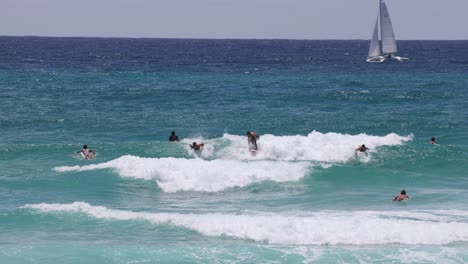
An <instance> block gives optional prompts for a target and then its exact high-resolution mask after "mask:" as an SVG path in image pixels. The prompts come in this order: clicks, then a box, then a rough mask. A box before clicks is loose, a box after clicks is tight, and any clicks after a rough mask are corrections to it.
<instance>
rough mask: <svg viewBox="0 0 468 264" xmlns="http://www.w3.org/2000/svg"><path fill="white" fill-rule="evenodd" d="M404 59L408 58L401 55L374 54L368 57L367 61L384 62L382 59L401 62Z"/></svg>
mask: <svg viewBox="0 0 468 264" xmlns="http://www.w3.org/2000/svg"><path fill="white" fill-rule="evenodd" d="M405 60H409V59H408V58H406V57H401V56H390V57H386V56H376V57H370V58H367V60H366V61H367V62H384V61H398V62H403V61H405Z"/></svg>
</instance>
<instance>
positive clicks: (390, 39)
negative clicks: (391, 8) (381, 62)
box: [380, 0, 398, 54]
mask: <svg viewBox="0 0 468 264" xmlns="http://www.w3.org/2000/svg"><path fill="white" fill-rule="evenodd" d="M380 30H381V34H382V52H383V53H384V54H394V53H397V51H398V50H397V46H396V40H395V33H393V26H392V21H391V20H390V15H389V14H388V9H387V5H386V4H385V2H384V0H380Z"/></svg>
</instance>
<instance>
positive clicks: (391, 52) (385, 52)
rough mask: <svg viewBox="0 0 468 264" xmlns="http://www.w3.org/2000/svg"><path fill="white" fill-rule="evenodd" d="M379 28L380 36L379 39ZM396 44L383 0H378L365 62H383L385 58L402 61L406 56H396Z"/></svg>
mask: <svg viewBox="0 0 468 264" xmlns="http://www.w3.org/2000/svg"><path fill="white" fill-rule="evenodd" d="M379 28H380V37H381V40H379ZM397 51H398V49H397V45H396V40H395V33H394V32H393V26H392V21H391V20H390V15H389V13H388V9H387V5H386V4H385V2H384V0H379V14H378V15H377V20H376V21H375V26H374V33H373V34H372V40H371V43H370V47H369V54H368V56H367V60H366V61H367V62H384V61H387V60H395V61H404V60H408V58H405V57H400V56H396V55H395V54H396V53H397Z"/></svg>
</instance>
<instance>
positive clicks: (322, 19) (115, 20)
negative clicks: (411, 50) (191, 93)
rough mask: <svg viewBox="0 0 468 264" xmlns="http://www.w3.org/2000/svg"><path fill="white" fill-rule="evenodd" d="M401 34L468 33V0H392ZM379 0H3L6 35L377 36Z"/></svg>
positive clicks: (0, 31)
mask: <svg viewBox="0 0 468 264" xmlns="http://www.w3.org/2000/svg"><path fill="white" fill-rule="evenodd" d="M386 2H387V5H388V8H389V11H390V16H391V18H392V21H393V25H394V29H395V34H396V36H397V39H468V0H386ZM377 11H378V0H0V35H20V36H22V35H35V36H98V37H156V38H282V39H283V38H286V39H369V38H370V35H371V33H372V30H373V26H374V22H375V18H376V16H377Z"/></svg>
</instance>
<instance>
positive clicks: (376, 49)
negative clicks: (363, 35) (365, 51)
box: [368, 17, 382, 57]
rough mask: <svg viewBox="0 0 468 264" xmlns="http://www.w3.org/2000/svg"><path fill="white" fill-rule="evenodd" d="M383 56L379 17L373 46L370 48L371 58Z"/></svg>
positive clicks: (372, 41)
mask: <svg viewBox="0 0 468 264" xmlns="http://www.w3.org/2000/svg"><path fill="white" fill-rule="evenodd" d="M380 55H382V52H381V51H380V42H379V17H377V20H376V21H375V27H374V34H373V35H372V40H371V44H370V47H369V55H368V56H369V57H377V56H380Z"/></svg>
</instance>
